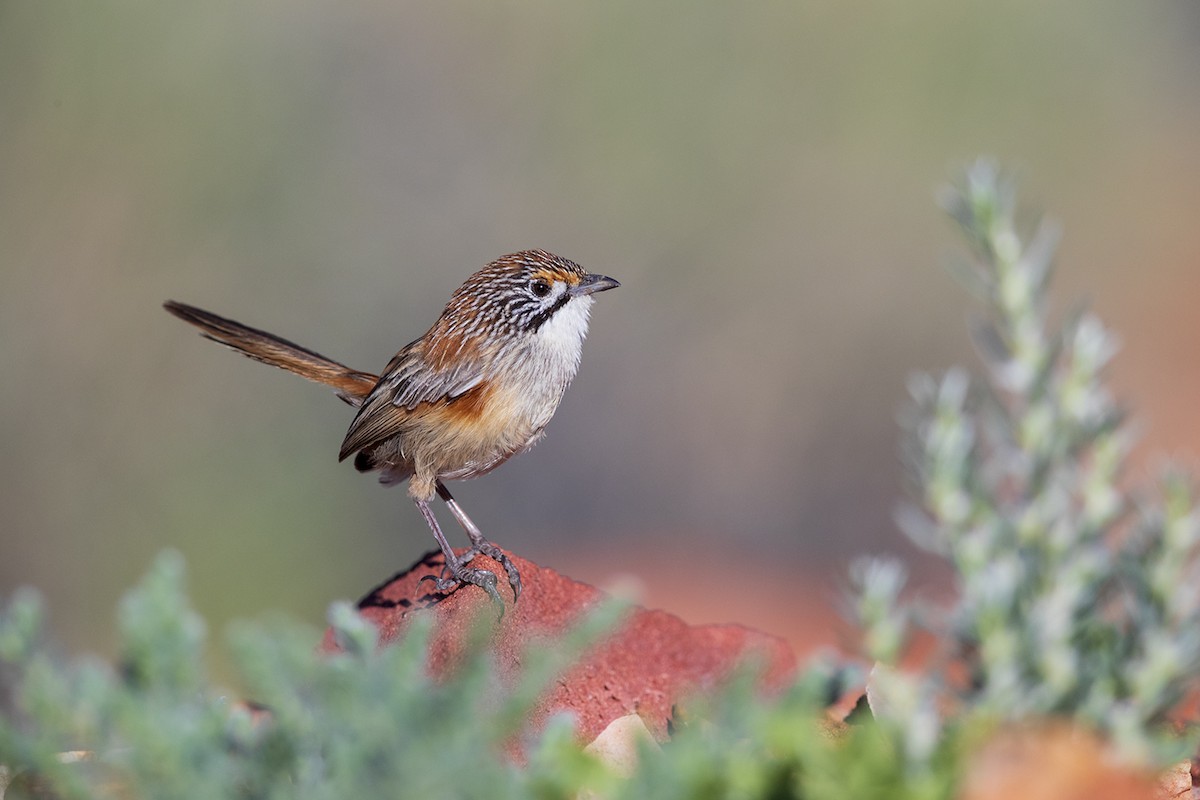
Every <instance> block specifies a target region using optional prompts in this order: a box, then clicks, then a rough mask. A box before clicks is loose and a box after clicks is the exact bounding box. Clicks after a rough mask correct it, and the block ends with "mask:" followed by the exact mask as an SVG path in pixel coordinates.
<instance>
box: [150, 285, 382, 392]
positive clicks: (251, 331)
mask: <svg viewBox="0 0 1200 800" xmlns="http://www.w3.org/2000/svg"><path fill="white" fill-rule="evenodd" d="M163 308H165V309H166V310H167V311H170V312H171V313H172V314H174V315H175V316H177V317H179V318H180V319H181V320H183V321H184V322H190V323H191V324H192V325H195V326H196V327H197V328H199V329H200V332H201V335H203V336H204V337H205V338H206V339H212V340H213V341H214V342H217V343H218V344H223V345H225V346H226V347H229V348H231V349H233V350H236V351H238V352H239V353H241V354H242V355H245V356H248V357H250V358H253V359H254V360H255V361H261V362H262V363H264V364H270V365H271V366H273V367H279V368H280V369H286V370H287V371H288V372H294V373H296V374H297V375H299V376H300V377H302V378H308V379H309V380H310V381H316V382H317V383H323V384H325V385H326V386H332V387H333V389H334V391H335V392H337V396H338V397H340V398H342V399H343V400H345V401H346V402H347V403H349V404H350V405H352V406H360V405H362V402H363V399H364V398H365V397H366V396H367V395H368V394H369V393H370V392H371V390H372V389H373V388H375V384H376V383H378V382H379V377H378V376H376V375H372V374H370V373H369V372H359V371H357V370H353V369H350V368H349V367H347V366H346V365H344V364H339V363H338V362H336V361H333V360H332V359H328V358H326V357H325V356H323V355H321V354H320V353H314V352H313V351H312V350H308V349H306V348H303V347H301V346H300V345H297V344H292V343H291V342H289V341H287V340H286V339H280V338H279V337H278V336H274V335H272V334H270V333H267V332H266V331H260V330H257V329H255V328H251V327H249V326H247V325H243V324H242V323H240V322H234V321H233V320H231V319H225V318H224V317H218V316H217V315H216V314H213V313H211V312H208V311H205V310H204V309H202V308H196V307H195V306H189V305H186V304H184V303H176V302H175V301H174V300H168V301H167V302H165V303H163Z"/></svg>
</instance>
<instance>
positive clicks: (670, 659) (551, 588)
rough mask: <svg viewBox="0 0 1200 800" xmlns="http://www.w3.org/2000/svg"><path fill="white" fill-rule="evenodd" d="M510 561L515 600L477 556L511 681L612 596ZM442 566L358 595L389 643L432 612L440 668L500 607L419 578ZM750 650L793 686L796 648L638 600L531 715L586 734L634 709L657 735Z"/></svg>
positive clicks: (329, 638)
mask: <svg viewBox="0 0 1200 800" xmlns="http://www.w3.org/2000/svg"><path fill="white" fill-rule="evenodd" d="M512 561H513V563H514V564H515V565H516V566H517V568H518V569H519V570H520V572H521V577H522V580H523V583H524V591H523V592H522V594H521V599H520V601H519V602H517V603H515V604H514V603H513V602H512V594H511V591H510V589H509V587H508V586H507V584H505V582H504V578H503V576H504V570H503V569H501V568H500V566H499V565H498V564H496V563H495V562H494V561H492V560H491V559H489V558H487V557H485V556H479V557H478V558H476V559H475V560H474V561H473V562H472V564H471V566H473V567H477V568H483V569H487V570H491V571H492V572H495V573H496V574H497V575H499V576H501V578H500V583H501V584H502V586H501V587H500V592H501V595H502V596H503V597H504V598H505V614H504V616H503V617H501V618H500V619H498V620H496V621H495V622H494V623H493V625H494V628H493V631H492V635H491V640H490V646H491V648H492V650H493V654H494V657H495V659H496V663H497V666H498V669H499V673H500V678H501V680H503V681H505V682H508V683H511V682H512V681H514V680H515V679H516V677H517V676H518V675H519V673H520V669H521V658H522V654H523V653H525V652H527V651H528V650H529V648H531V647H538V646H544V645H547V644H549V643H552V642H554V641H555V640H556V639H558V638H559V637H560V636H562V634H563V633H564V632H566V631H567V630H568V629H569V628H570V626H571V624H572V623H573V622H575V621H576V620H578V619H579V618H580V615H582V614H584V613H586V612H587V611H588V610H590V609H592V608H594V607H595V606H596V604H597V603H599V602H600V601H601V600H602V599H603V598H604V596H605V595H604V593H603V592H601V591H600V590H599V589H597V588H596V587H594V586H590V585H588V584H585V583H579V582H578V581H574V580H571V579H570V578H567V577H565V576H563V575H560V574H559V573H557V572H555V571H554V570H551V569H546V568H544V567H540V566H538V565H537V564H534V563H532V562H530V561H526V560H525V559H522V558H518V557H516V556H513V557H512ZM441 566H442V559H441V555H440V554H438V553H430V554H428V555H427V556H426V557H425V558H424V559H422V560H421V561H420V562H418V563H417V564H416V565H414V566H413V567H412V568H411V569H409V570H408V571H407V572H404V573H401V574H399V575H397V576H395V577H394V578H392V579H391V580H389V581H388V582H386V583H384V584H383V585H381V586H379V587H378V588H377V589H375V590H374V591H372V592H371V593H370V594H368V595H367V596H366V597H364V598H363V599H362V600H361V601H360V602H359V610H360V611H361V612H362V614H363V615H364V616H365V617H366V618H367V619H369V620H371V621H372V622H374V623H375V625H376V626H378V628H379V632H380V640H381V642H382V643H383V644H387V643H388V642H391V641H394V640H395V639H397V638H398V637H400V636H402V635H403V634H404V631H405V629H406V628H407V626H408V625H409V624H410V623H411V622H412V620H413V619H414V618H416V616H417V615H420V614H432V615H433V616H434V631H433V639H432V642H431V645H430V653H429V667H430V670H431V671H432V672H433V673H434V674H435V675H437V674H439V673H442V672H444V671H446V670H447V669H451V668H452V667H453V665H454V664H455V663H457V660H458V658H459V657H460V656H461V654H462V653H463V650H464V648H465V645H466V641H467V639H468V637H469V634H470V632H471V630H472V626H473V625H474V624H475V621H476V620H477V619H478V618H479V617H480V615H487V616H488V617H489V618H491V619H493V620H495V619H496V616H497V613H498V609H497V607H496V606H495V604H494V603H492V601H491V600H489V599H488V597H487V595H486V594H485V593H484V592H483V591H482V590H481V589H479V588H478V587H472V586H467V587H463V588H461V589H459V590H458V591H454V592H451V593H449V594H445V595H443V594H441V593H439V592H436V591H434V590H433V584H432V582H430V581H424V582H422V581H421V579H422V578H423V577H425V576H426V575H431V576H435V577H436V576H437V575H438V574H440V571H441ZM680 569H686V565H683V566H680ZM323 647H325V648H326V649H334V648H336V643H335V641H334V639H333V635H332V633H331V632H326V634H325V641H324V643H323ZM750 657H753V658H756V659H758V661H759V663H760V664H762V665H764V666H765V669H764V673H763V678H762V682H763V687H764V689H767V690H769V689H772V688H777V687H781V686H783V685H784V684H786V682H787V680H788V679H789V678H790V677H792V675H793V673H794V672H795V669H796V657H795V654H794V653H793V652H792V650H791V648H790V647H789V645H788V644H787V643H786V642H784V641H783V640H782V639H778V638H776V637H773V636H770V635H768V634H765V633H761V632H758V631H754V630H751V629H749V628H745V627H742V626H740V625H698V626H693V625H688V624H687V623H685V622H684V621H683V620H681V619H679V618H678V617H676V616H674V615H672V614H668V613H666V612H664V611H653V610H648V609H645V608H640V607H635V608H634V609H633V610H632V612H631V613H630V615H629V616H628V618H627V619H626V620H625V622H624V623H623V624H622V625H621V626H620V627H619V628H618V629H617V630H616V631H615V632H614V633H613V634H611V635H610V636H609V637H608V638H606V639H605V640H604V641H603V642H601V643H599V644H598V645H596V646H594V647H592V648H591V649H590V650H589V651H587V652H586V653H585V654H584V657H583V659H582V660H581V661H580V663H578V664H576V665H575V666H574V667H573V668H572V669H571V670H569V671H568V672H567V673H566V674H565V675H563V676H561V677H560V679H559V680H558V681H556V682H555V683H554V684H553V687H552V688H551V690H550V691H549V692H548V693H547V694H546V695H545V696H544V697H543V698H542V699H541V700H540V702H539V704H538V706H537V708H536V709H535V712H534V715H533V719H532V720H531V722H532V724H533V725H534V727H535V728H538V727H540V726H541V724H542V723H543V722H544V721H545V720H546V718H547V717H548V716H549V715H551V714H554V713H557V712H561V711H570V712H572V713H573V714H574V715H575V717H576V720H577V724H578V729H579V734H580V737H581V738H582V740H583V741H585V742H586V741H591V740H592V739H594V738H595V737H596V736H597V735H599V734H600V732H601V731H603V730H604V729H605V728H606V727H607V726H608V725H609V723H611V722H612V721H613V720H615V719H618V718H620V717H623V716H626V715H628V714H637V715H638V716H640V717H641V718H642V720H643V721H644V722H645V723H646V726H647V728H648V729H649V730H650V732H651V733H652V734H653V735H654V736H655V737H656V738H658V739H665V738H666V736H667V723H668V720H669V719H670V717H671V712H672V707H673V706H674V705H676V704H677V703H681V702H686V701H687V699H688V698H689V697H690V696H692V695H694V694H695V693H700V692H704V691H706V690H709V689H712V688H713V687H715V686H717V685H719V684H720V682H721V681H722V680H723V679H724V678H725V677H727V676H728V675H729V674H730V672H731V671H732V670H733V669H734V668H735V667H736V666H737V665H738V664H739V663H741V662H742V661H743V660H744V659H746V658H750Z"/></svg>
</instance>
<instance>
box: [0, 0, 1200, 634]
mask: <svg viewBox="0 0 1200 800" xmlns="http://www.w3.org/2000/svg"><path fill="white" fill-rule="evenodd" d="M978 154H990V155H994V156H996V157H998V158H999V159H1000V160H1001V161H1002V162H1003V163H1005V164H1006V165H1008V166H1010V167H1013V168H1014V169H1015V170H1016V171H1017V172H1018V174H1020V175H1022V176H1023V178H1024V180H1023V189H1024V191H1023V195H1024V197H1025V198H1026V199H1027V200H1028V201H1029V203H1030V205H1031V206H1032V207H1033V208H1035V209H1042V210H1045V211H1046V212H1048V214H1049V215H1050V216H1052V217H1053V218H1054V219H1055V220H1057V221H1058V222H1059V223H1061V224H1062V225H1063V226H1064V228H1065V239H1064V245H1063V248H1062V250H1061V252H1060V257H1059V267H1060V270H1059V276H1058V280H1057V282H1056V285H1055V293H1056V299H1057V301H1058V307H1059V308H1060V309H1061V308H1063V307H1065V306H1066V305H1068V304H1069V303H1070V302H1071V301H1073V300H1074V299H1076V298H1079V297H1086V298H1088V300H1089V302H1091V304H1092V305H1093V307H1095V308H1096V309H1097V310H1098V311H1099V313H1100V315H1101V316H1102V318H1103V319H1104V320H1105V321H1106V322H1107V323H1108V324H1109V325H1110V326H1111V327H1113V328H1115V329H1116V331H1117V332H1118V334H1119V335H1120V337H1121V339H1122V341H1123V343H1124V348H1123V351H1122V353H1121V355H1120V356H1119V358H1118V360H1117V362H1116V365H1115V367H1114V369H1113V371H1112V377H1113V380H1114V383H1115V386H1116V390H1117V393H1118V394H1119V395H1120V396H1121V397H1122V398H1123V400H1124V401H1125V402H1126V403H1128V404H1129V405H1130V406H1132V407H1133V408H1134V409H1135V410H1136V412H1137V415H1138V418H1139V419H1140V421H1141V425H1142V431H1143V436H1142V440H1141V445H1140V447H1139V450H1138V453H1137V460H1136V465H1135V466H1136V468H1135V470H1134V471H1133V472H1134V474H1133V475H1132V476H1131V477H1133V478H1134V479H1136V478H1139V477H1145V476H1147V475H1148V474H1150V473H1152V472H1153V471H1154V470H1155V468H1156V467H1157V465H1158V464H1159V458H1160V456H1161V454H1164V453H1165V454H1168V455H1173V456H1176V457H1180V458H1182V459H1183V460H1185V461H1188V462H1190V461H1194V460H1195V457H1194V454H1195V453H1196V452H1197V449H1198V446H1200V422H1198V421H1197V419H1196V408H1197V404H1198V401H1200V315H1197V313H1196V312H1195V308H1196V304H1197V297H1198V296H1200V6H1198V5H1197V4H1196V3H1195V2H1193V0H1145V1H1144V2H1140V3H1136V4H1135V3H1127V2H1123V1H1122V0H1058V1H1057V2H1049V3H1046V2H1035V1H1034V0H1023V1H1020V2H1013V3H1002V4H997V3H988V2H982V1H980V2H975V1H968V2H964V1H963V0H918V1H917V2H907V3H870V4H867V3H844V2H834V1H833V0H828V1H826V2H808V3H795V2H767V3H758V4H729V3H719V2H697V1H696V0H666V1H665V2H656V3H643V2H630V1H628V0H610V1H609V2H604V3H559V2H549V1H548V0H530V2H524V3H519V4H496V3H490V2H482V1H480V0H449V1H448V2H441V3H412V2H392V1H389V2H383V1H382V0H351V1H350V2H339V3H333V2H327V1H322V0H236V2H235V1H234V0H212V1H211V2H206V3H150V2H132V1H130V0H93V1H92V2H88V3H79V2H73V1H70V0H7V2H3V3H0V595H3V596H7V595H9V594H10V593H11V592H12V591H13V590H14V589H15V587H17V586H18V585H22V584H32V585H34V586H37V587H39V588H40V589H41V591H42V592H43V593H44V594H45V596H46V597H47V599H48V601H49V604H50V609H51V614H52V624H53V626H54V628H55V629H56V631H57V633H58V635H59V636H60V637H62V638H63V639H64V640H65V641H66V643H67V646H68V647H69V648H71V649H72V650H92V651H98V652H100V653H102V654H107V653H109V652H111V648H112V633H113V613H114V612H113V609H114V604H115V603H116V601H117V599H118V597H119V596H120V595H121V593H122V592H123V591H124V589H126V588H127V587H128V586H129V585H130V584H131V583H132V582H134V581H135V580H136V579H137V578H138V577H139V576H140V575H141V574H142V573H143V571H144V570H145V569H146V567H147V565H148V564H149V563H150V561H151V560H152V558H153V557H154V555H155V554H156V553H158V552H159V551H161V550H163V549H164V548H175V549H178V550H180V551H182V552H183V554H184V555H185V556H186V559H187V562H188V565H189V586H190V591H191V594H192V596H193V598H194V602H195V605H196V606H197V608H198V609H199V611H200V612H201V613H202V614H203V615H204V616H205V617H206V619H207V620H208V622H209V624H210V626H211V628H212V629H214V630H215V631H217V632H219V631H220V629H222V628H223V627H224V626H225V624H226V623H227V622H228V621H229V620H231V619H235V618H247V617H261V616H262V615H264V614H267V613H270V612H274V611H279V610H282V611H284V612H286V613H288V614H290V615H293V616H296V617H299V618H301V619H303V620H306V621H308V622H310V623H311V624H313V625H315V626H317V625H321V624H323V616H324V610H325V608H326V606H327V605H328V603H329V602H330V601H331V600H334V599H337V598H350V599H357V598H358V597H361V596H362V595H364V594H365V593H367V592H368V591H369V590H370V589H371V588H372V587H373V586H375V585H376V584H378V583H379V582H381V581H383V580H385V579H387V578H388V577H389V576H390V575H391V574H393V573H394V572H398V571H400V570H403V569H405V568H406V567H408V566H409V565H410V564H411V563H412V562H414V561H415V560H417V558H418V557H419V556H420V555H421V554H422V553H424V552H425V551H426V550H429V549H431V548H432V547H433V540H432V538H431V537H430V535H429V533H428V531H427V529H426V528H425V525H424V523H423V522H422V520H421V518H420V516H419V515H418V513H417V512H416V511H415V509H413V507H412V506H411V504H410V503H409V502H408V500H407V499H406V496H405V493H404V490H403V489H399V490H396V489H393V490H390V491H385V490H384V489H382V488H381V487H379V486H378V485H376V483H375V482H374V480H373V479H371V478H369V477H363V476H360V475H358V474H357V473H355V471H354V470H353V469H352V468H351V467H350V466H348V465H347V464H340V465H339V464H338V463H337V459H336V454H337V449H338V445H339V444H340V442H341V439H342V436H343V433H344V431H345V428H346V426H347V425H348V423H349V421H350V418H351V415H352V410H351V409H350V408H349V407H347V406H345V405H343V404H342V403H340V402H339V401H338V400H337V399H336V398H334V397H333V395H332V394H331V393H330V392H328V391H326V390H324V389H323V388H321V387H318V386H315V385H312V384H309V383H306V382H305V381H302V380H301V379H299V378H295V377H293V376H290V375H287V374H285V373H283V372H280V371H277V370H272V369H268V368H266V367H263V366H261V365H258V364H255V363H253V362H251V361H249V360H246V359H242V358H239V357H236V356H234V355H232V354H231V353H229V352H227V351H225V350H223V349H222V348H219V347H217V346H215V345H213V344H211V343H208V342H205V341H203V340H201V339H199V338H198V337H197V336H196V335H195V333H194V332H193V331H192V330H191V329H190V328H188V327H186V326H184V325H183V324H182V323H180V322H178V321H177V320H174V319H172V318H171V317H169V316H168V315H167V314H165V313H164V312H163V311H162V310H161V308H160V304H161V302H162V301H163V300H164V299H166V298H169V297H170V298H176V299H179V300H184V301H187V302H190V303H194V304H196V305H200V306H203V307H206V308H210V309H212V310H214V311H216V312H218V313H220V314H223V315H226V316H230V317H233V318H235V319H239V320H242V321H244V322H247V323H249V324H251V325H254V326H257V327H262V328H265V329H267V330H270V331H273V332H276V333H278V334H280V335H282V336H285V337H287V338H290V339H292V340H294V341H297V342H299V343H301V344H304V345H307V346H309V347H312V348H314V349H316V350H318V351H320V352H322V353H325V354H327V355H329V356H332V357H334V358H338V359H341V360H343V361H345V362H347V363H349V364H350V365H351V366H354V367H356V368H359V369H363V370H371V371H377V370H379V369H381V368H382V366H383V365H384V364H385V363H386V362H387V360H388V359H389V358H390V357H391V355H392V354H393V353H394V352H395V351H396V350H397V349H398V348H399V347H400V346H401V345H403V344H405V343H407V342H408V341H410V340H411V339H414V338H416V337H417V336H419V335H420V334H421V333H423V332H424V331H425V329H426V328H427V327H428V326H429V325H430V324H431V323H432V322H433V320H434V319H435V318H436V316H437V314H438V313H439V311H440V309H441V307H442V305H443V304H444V302H445V301H446V299H447V297H448V296H449V294H450V292H451V291H452V290H453V289H454V288H455V287H457V286H458V285H459V283H461V281H462V280H463V279H465V278H466V277H467V275H469V274H470V273H471V272H473V271H474V270H475V269H477V268H478V267H480V266H482V265H483V264H484V263H486V262H487V261H489V260H491V259H492V258H494V257H496V256H499V255H501V254H504V253H508V252H512V251H514V250H519V249H524V248H528V247H543V248H546V249H549V250H552V251H554V252H557V253H560V254H562V255H564V256H567V257H569V258H572V259H574V260H576V261H579V262H580V263H581V264H583V265H584V266H585V267H587V268H589V269H591V270H593V271H597V272H603V273H606V274H609V275H613V276H614V277H617V278H619V279H620V280H621V281H622V284H623V288H621V289H620V290H618V291H616V292H612V293H608V294H604V295H602V296H601V297H599V299H598V300H599V301H598V303H597V304H596V307H595V309H594V314H593V323H592V333H591V335H590V337H589V340H588V343H587V346H586V347H585V350H584V358H583V364H582V369H581V371H580V375H579V377H578V379H577V380H576V382H575V385H574V386H573V387H572V389H571V391H569V392H568V394H567V396H566V399H565V401H564V403H563V406H562V408H561V409H560V411H559V413H558V415H557V417H556V418H555V420H554V422H553V423H552V424H551V426H550V429H549V435H548V437H547V439H546V440H545V441H544V442H543V443H542V444H540V445H539V446H538V447H537V448H536V449H535V450H534V451H533V452H532V453H530V454H528V455H526V456H524V457H522V458H519V459H516V460H514V461H512V462H510V463H509V464H508V465H506V466H505V467H504V468H503V469H500V470H498V471H497V472H495V473H493V474H492V475H490V476H489V477H487V478H486V479H484V480H481V481H474V482H466V483H460V484H457V485H455V486H454V487H452V488H453V491H454V492H455V494H456V495H457V496H458V498H459V499H460V501H461V502H462V503H463V505H464V507H465V508H466V509H467V510H468V511H469V513H470V514H471V515H472V516H473V517H474V518H475V519H476V521H478V522H479V523H480V524H481V526H482V527H483V529H484V531H485V532H486V533H487V534H488V535H489V536H490V538H492V539H493V540H494V541H496V542H498V543H500V544H501V545H503V546H505V547H508V548H510V549H513V550H516V551H518V552H519V553H521V554H522V555H524V556H526V557H528V558H531V559H533V560H535V561H538V562H540V563H542V564H545V565H548V566H551V567H555V568H557V569H559V570H561V571H563V572H566V573H567V574H569V575H572V576H573V577H576V578H579V579H582V580H587V581H591V582H595V583H599V584H601V585H608V584H610V583H612V582H614V581H619V580H624V581H630V580H632V581H633V582H635V583H636V584H638V585H640V587H641V590H642V596H643V598H644V600H645V601H646V602H647V603H649V604H652V605H655V606H658V607H663V608H666V609H669V610H672V611H675V612H676V613H679V614H680V615H682V616H683V617H685V618H686V619H688V620H689V621H692V622H725V621H736V622H743V623H746V624H750V625H755V626H758V627H761V628H764V629H766V630H768V631H770V632H773V633H776V634H779V635H782V636H785V637H789V638H791V639H792V640H793V641H795V642H797V643H798V644H801V645H802V646H808V645H809V644H811V643H813V642H826V643H831V644H836V643H838V641H839V638H840V636H841V634H840V633H839V622H838V618H837V605H838V603H837V597H838V591H839V589H840V587H841V586H842V585H843V576H844V574H845V568H846V564H847V563H848V562H849V561H850V560H851V559H852V558H853V557H855V556H856V555H858V554H863V553H883V552H898V553H900V554H902V555H905V556H907V557H912V558H917V556H915V554H914V553H913V552H912V551H911V550H910V549H909V548H908V547H907V546H906V544H905V542H904V540H903V539H902V537H901V535H900V534H899V533H898V532H897V529H896V526H895V525H894V523H893V522H892V514H893V512H894V510H895V508H896V506H897V504H898V502H899V500H900V499H901V497H902V486H903V481H902V475H901V471H900V467H899V462H898V458H897V456H896V454H897V441H898V431H897V427H896V424H895V418H896V415H897V413H898V412H899V411H900V410H901V409H902V407H903V404H904V401H905V397H906V394H905V389H904V383H905V378H906V376H907V375H908V374H909V373H911V372H913V371H915V370H934V371H940V370H942V369H944V368H945V367H947V366H949V365H950V364H952V363H956V362H957V363H968V364H973V356H972V353H971V349H970V346H969V344H968V340H967V336H966V320H967V317H968V314H969V313H970V311H971V305H970V299H969V298H968V296H967V295H966V293H965V292H964V291H962V290H961V289H960V288H959V287H958V286H957V285H956V284H955V283H954V282H953V280H952V279H951V278H950V277H949V275H948V274H947V272H946V271H945V269H944V268H943V267H944V264H945V263H946V261H947V259H948V257H949V256H950V255H952V254H953V253H955V252H959V251H961V247H960V246H959V244H958V241H957V239H956V236H955V233H954V231H953V229H952V227H951V225H950V223H949V222H948V221H947V220H946V219H945V218H944V216H943V214H942V213H941V212H940V211H939V210H938V209H937V207H936V205H935V203H934V194H935V191H936V190H937V188H938V186H939V185H940V184H942V183H943V182H944V180H945V179H946V178H947V177H948V176H949V175H950V174H952V171H953V170H954V169H955V168H957V167H959V166H961V165H962V164H964V163H966V162H967V161H969V160H971V159H972V158H974V157H975V156H976V155H978ZM445 521H446V524H447V525H448V526H450V527H448V528H447V530H453V533H454V537H455V541H456V543H465V538H463V537H461V535H460V532H459V531H458V530H457V528H454V526H453V523H452V522H451V521H450V520H449V517H448V516H445ZM914 563H916V564H917V565H918V567H920V565H921V564H922V563H924V562H921V561H920V560H919V558H918V559H917V560H916V561H915V562H914ZM218 658H219V656H218Z"/></svg>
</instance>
